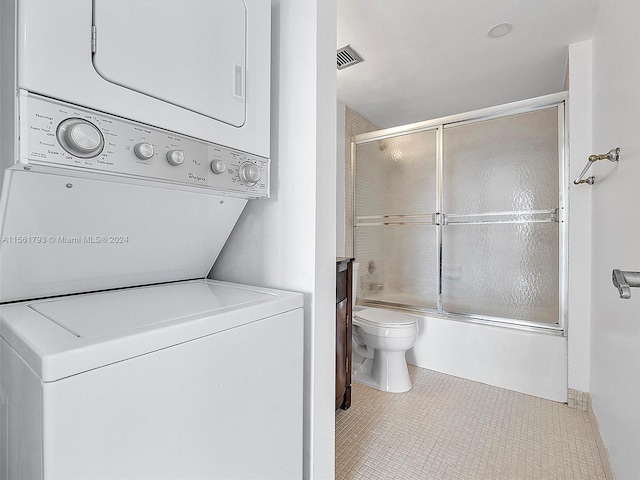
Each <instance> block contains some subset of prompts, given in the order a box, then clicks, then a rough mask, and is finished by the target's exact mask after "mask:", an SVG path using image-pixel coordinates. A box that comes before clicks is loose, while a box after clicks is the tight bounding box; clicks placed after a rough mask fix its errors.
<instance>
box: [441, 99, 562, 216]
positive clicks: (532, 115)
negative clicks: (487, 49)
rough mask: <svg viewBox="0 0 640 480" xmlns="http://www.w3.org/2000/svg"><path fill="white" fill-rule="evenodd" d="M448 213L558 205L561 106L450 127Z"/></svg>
mask: <svg viewBox="0 0 640 480" xmlns="http://www.w3.org/2000/svg"><path fill="white" fill-rule="evenodd" d="M443 140H444V185H445V190H444V211H445V212H447V213H455V214H471V213H480V212H503V211H527V210H545V209H553V208H556V207H557V206H558V189H559V187H558V107H550V108H545V109H542V110H537V111H534V112H529V113H523V114H519V115H512V116H509V117H503V118H498V119H493V120H484V121H480V122H475V123H470V124H466V125H460V126H453V127H448V128H445V129H444V138H443Z"/></svg>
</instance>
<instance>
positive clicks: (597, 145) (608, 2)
mask: <svg viewBox="0 0 640 480" xmlns="http://www.w3.org/2000/svg"><path fill="white" fill-rule="evenodd" d="M639 25H640V2H638V1H621V0H605V1H603V2H602V5H601V7H600V10H599V13H598V20H597V23H596V28H595V33H594V38H593V94H594V95H593V142H592V148H593V150H594V151H593V152H592V153H604V152H606V151H608V150H609V149H611V148H613V147H620V149H621V157H620V161H619V163H618V164H612V163H610V162H608V161H606V160H603V161H600V162H597V163H596V164H595V165H594V166H593V170H594V173H595V176H596V183H595V185H594V186H593V187H591V188H592V190H593V193H592V195H593V220H592V224H593V261H592V269H593V277H592V285H593V288H592V295H591V297H592V313H591V315H592V321H591V394H592V399H593V408H594V411H595V414H596V416H597V418H598V421H599V424H600V432H601V434H602V437H603V440H604V442H605V444H606V446H607V450H608V452H609V456H610V459H611V464H612V468H613V472H614V474H615V476H616V478H618V479H638V478H640V408H639V406H640V289H638V288H634V289H632V290H631V299H629V300H622V299H620V298H619V295H618V292H617V290H616V289H615V288H614V287H613V284H612V282H611V270H612V269H614V268H619V269H622V270H634V271H640V213H639V208H640V203H639V202H638V191H639V189H640V186H639V185H640V53H639V52H640V33H639V29H638V26H639Z"/></svg>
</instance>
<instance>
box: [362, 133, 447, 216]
mask: <svg viewBox="0 0 640 480" xmlns="http://www.w3.org/2000/svg"><path fill="white" fill-rule="evenodd" d="M355 165H356V175H355V182H356V185H355V191H356V216H370V215H376V216H378V215H415V214H425V213H433V212H435V211H436V207H435V205H436V131H435V130H430V131H426V132H419V133H413V134H409V135H401V136H398V137H393V138H386V139H384V140H377V141H375V142H369V143H364V144H360V145H357V146H356V162H355Z"/></svg>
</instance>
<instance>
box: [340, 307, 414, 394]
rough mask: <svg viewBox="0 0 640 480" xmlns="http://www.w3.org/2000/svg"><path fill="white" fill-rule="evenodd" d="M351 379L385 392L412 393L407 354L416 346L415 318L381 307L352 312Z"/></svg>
mask: <svg viewBox="0 0 640 480" xmlns="http://www.w3.org/2000/svg"><path fill="white" fill-rule="evenodd" d="M352 332H353V336H352V342H353V349H352V366H353V367H352V376H351V378H352V380H353V381H356V382H358V383H361V384H363V385H367V386H369V387H372V388H376V389H378V390H382V391H384V392H393V393H401V392H407V391H409V390H411V380H410V379H409V370H408V369H407V361H406V359H405V353H406V352H407V350H409V349H410V348H411V347H413V345H414V344H415V343H416V338H417V337H418V321H417V319H416V317H415V316H412V315H408V314H406V313H401V312H396V311H393V310H386V309H381V308H365V309H358V310H357V311H354V313H353V330H352Z"/></svg>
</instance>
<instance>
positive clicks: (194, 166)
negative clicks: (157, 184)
mask: <svg viewBox="0 0 640 480" xmlns="http://www.w3.org/2000/svg"><path fill="white" fill-rule="evenodd" d="M20 161H21V162H22V163H32V164H44V165H53V166H62V167H69V168H79V169H84V170H92V171H98V172H102V173H111V174H118V175H125V176H132V177H142V178H145V179H150V180H160V181H165V182H170V183H178V184H184V185H198V186H201V187H204V188H209V189H213V190H219V191H226V192H232V193H234V194H239V195H241V196H244V197H248V198H256V197H268V196H269V159H268V158H262V157H258V156H256V155H251V154H247V153H245V152H241V151H237V150H233V149H230V148H227V147H224V146H222V145H216V144H213V143H207V142H203V141H200V140H196V139H194V138H190V137H185V136H181V135H179V134H175V133H172V132H168V131H166V130H161V129H158V128H154V127H150V126H148V125H143V124H139V123H136V122H132V121H129V120H125V119H122V118H119V117H114V116H110V115H108V114H104V113H97V112H93V111H91V110H88V109H84V108H80V107H76V106H74V105H69V104H67V103H64V102H59V101H57V100H52V99H49V98H44V97H40V96H37V95H33V94H25V95H22V96H21V98H20Z"/></svg>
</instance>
